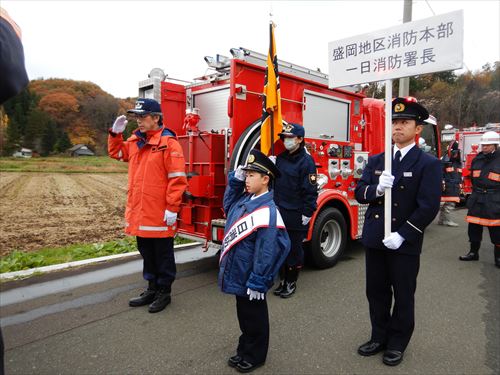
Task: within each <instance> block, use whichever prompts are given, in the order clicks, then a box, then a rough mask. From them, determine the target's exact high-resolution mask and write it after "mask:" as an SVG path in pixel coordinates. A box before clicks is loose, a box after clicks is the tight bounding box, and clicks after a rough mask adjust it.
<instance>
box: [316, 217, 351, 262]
mask: <svg viewBox="0 0 500 375" xmlns="http://www.w3.org/2000/svg"><path fill="white" fill-rule="evenodd" d="M346 247H347V225H346V222H345V219H344V216H343V215H342V213H341V212H340V211H339V210H338V209H336V208H333V207H327V208H325V209H324V210H322V211H321V212H320V213H319V215H318V217H317V218H316V220H315V221H314V227H313V232H312V238H311V244H310V252H311V257H312V261H313V264H314V265H315V266H316V267H318V268H329V267H333V266H334V265H335V263H337V261H338V260H339V258H340V257H341V256H342V254H343V253H344V250H345V248H346Z"/></svg>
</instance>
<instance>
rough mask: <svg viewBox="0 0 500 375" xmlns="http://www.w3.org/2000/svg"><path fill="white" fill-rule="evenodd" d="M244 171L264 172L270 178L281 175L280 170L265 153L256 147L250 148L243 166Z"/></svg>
mask: <svg viewBox="0 0 500 375" xmlns="http://www.w3.org/2000/svg"><path fill="white" fill-rule="evenodd" d="M243 170H244V171H256V172H259V173H264V174H266V175H268V176H270V177H272V178H278V177H280V176H281V173H280V171H279V170H278V168H276V166H275V165H274V163H273V162H272V161H271V159H269V158H268V157H267V156H266V155H264V154H263V153H262V152H260V151H259V150H256V149H252V150H250V154H248V158H247V164H246V165H245V166H244V167H243Z"/></svg>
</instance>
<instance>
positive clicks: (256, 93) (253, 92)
mask: <svg viewBox="0 0 500 375" xmlns="http://www.w3.org/2000/svg"><path fill="white" fill-rule="evenodd" d="M242 94H252V95H256V96H258V97H261V96H262V95H263V94H262V93H261V92H256V91H250V90H246V89H245V88H243V92H242ZM281 100H282V101H284V102H290V103H297V104H300V105H304V104H305V103H304V102H299V101H298V100H292V99H287V98H281Z"/></svg>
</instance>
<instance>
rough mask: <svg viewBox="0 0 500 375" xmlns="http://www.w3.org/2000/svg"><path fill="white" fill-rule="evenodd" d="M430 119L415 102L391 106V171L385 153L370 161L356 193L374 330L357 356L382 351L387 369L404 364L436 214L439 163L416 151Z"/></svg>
mask: <svg viewBox="0 0 500 375" xmlns="http://www.w3.org/2000/svg"><path fill="white" fill-rule="evenodd" d="M428 116H429V114H428V112H427V110H426V109H425V108H424V107H422V106H421V105H420V104H418V103H417V102H416V100H415V99H414V98H396V99H394V100H393V102H392V139H393V141H394V147H393V149H392V156H393V162H392V171H388V170H384V153H381V154H378V155H374V156H372V157H370V158H369V160H368V164H367V166H366V168H365V170H364V171H363V176H362V177H361V179H360V180H359V183H358V185H357V186H356V190H355V194H356V199H357V200H358V202H359V203H364V204H366V203H369V207H368V209H367V211H366V214H365V223H364V227H363V237H362V242H363V245H364V246H365V247H366V295H367V297H368V303H369V308H370V320H371V326H372V332H371V338H370V340H369V341H368V342H366V343H364V344H363V345H361V346H360V347H359V348H358V353H359V354H360V355H362V356H371V355H374V354H376V353H378V352H381V351H384V350H385V352H384V355H383V358H382V359H383V362H384V363H385V364H386V365H389V366H395V365H398V364H399V363H400V362H401V361H402V359H403V354H404V351H405V349H406V347H407V345H408V343H409V341H410V338H411V335H412V333H413V329H414V325H415V303H414V295H415V290H416V287H417V274H418V270H419V266H420V252H421V251H422V242H423V240H424V230H425V228H426V227H427V225H429V224H430V223H431V222H432V220H433V219H434V218H435V216H436V214H437V213H438V211H439V201H440V197H441V178H442V173H441V163H440V161H439V160H438V159H437V158H435V157H434V156H431V155H429V154H426V153H424V152H423V151H422V150H420V149H419V148H418V147H417V146H416V145H415V137H416V136H417V135H419V134H420V133H421V132H422V130H423V126H424V120H425V119H426V118H427V117H428ZM389 188H391V189H392V202H391V203H392V204H391V206H392V218H391V224H392V228H391V234H390V235H389V236H387V237H386V238H384V193H385V191H386V189H389ZM393 295H394V307H393V309H392V311H391V305H392V299H393Z"/></svg>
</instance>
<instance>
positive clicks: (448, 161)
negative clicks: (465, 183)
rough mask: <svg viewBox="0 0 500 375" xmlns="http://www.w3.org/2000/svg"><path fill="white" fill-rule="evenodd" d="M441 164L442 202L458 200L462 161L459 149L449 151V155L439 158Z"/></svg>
mask: <svg viewBox="0 0 500 375" xmlns="http://www.w3.org/2000/svg"><path fill="white" fill-rule="evenodd" d="M441 163H442V165H443V185H444V186H443V194H442V197H441V201H442V202H460V198H459V197H460V184H461V183H462V162H461V161H460V150H453V151H451V157H449V156H448V155H445V156H443V157H442V158H441Z"/></svg>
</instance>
